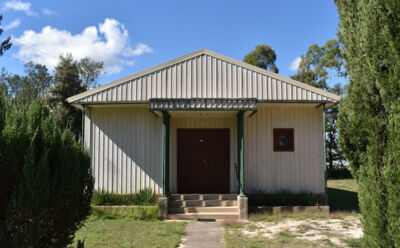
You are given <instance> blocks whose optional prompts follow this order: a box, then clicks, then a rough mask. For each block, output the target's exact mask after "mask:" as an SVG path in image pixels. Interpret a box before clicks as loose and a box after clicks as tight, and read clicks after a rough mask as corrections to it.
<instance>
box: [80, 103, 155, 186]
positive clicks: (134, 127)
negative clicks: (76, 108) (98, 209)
mask: <svg viewBox="0 0 400 248" xmlns="http://www.w3.org/2000/svg"><path fill="white" fill-rule="evenodd" d="M86 113H87V116H89V115H90V117H91V121H89V120H88V118H85V144H89V143H90V146H89V148H90V154H91V157H92V168H93V173H94V177H95V189H96V190H106V191H109V192H116V193H132V192H137V191H139V190H140V189H144V188H148V187H149V188H152V189H154V190H155V191H156V192H157V193H161V185H162V162H161V154H162V152H161V119H160V118H156V117H155V116H154V115H152V114H151V113H150V112H149V111H148V110H147V108H144V107H132V106H130V107H128V106H118V107H107V108H105V107H94V108H90V110H88V108H87V110H86ZM89 134H90V135H91V136H90V137H89ZM88 141H90V142H89V143H88ZM87 146H88V145H87Z"/></svg>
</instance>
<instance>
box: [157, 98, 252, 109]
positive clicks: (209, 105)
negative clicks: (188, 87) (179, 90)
mask: <svg viewBox="0 0 400 248" xmlns="http://www.w3.org/2000/svg"><path fill="white" fill-rule="evenodd" d="M149 110H151V111H163V110H164V111H176V110H192V111H193V110H214V111H235V110H253V111H254V110H257V99H255V98H248V99H217V98H213V99H201V98H192V99H160V98H153V99H150V105H149Z"/></svg>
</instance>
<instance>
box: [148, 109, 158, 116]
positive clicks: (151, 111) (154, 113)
mask: <svg viewBox="0 0 400 248" xmlns="http://www.w3.org/2000/svg"><path fill="white" fill-rule="evenodd" d="M149 111H150V113H152V114H153V115H154V116H155V117H157V118H160V116H158V114H156V112H154V111H153V110H149Z"/></svg>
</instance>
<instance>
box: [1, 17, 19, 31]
mask: <svg viewBox="0 0 400 248" xmlns="http://www.w3.org/2000/svg"><path fill="white" fill-rule="evenodd" d="M19 25H21V20H20V19H15V20H14V21H12V22H11V23H10V24H8V25H5V26H4V30H10V29H13V28H16V27H19Z"/></svg>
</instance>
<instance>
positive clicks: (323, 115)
mask: <svg viewBox="0 0 400 248" xmlns="http://www.w3.org/2000/svg"><path fill="white" fill-rule="evenodd" d="M325 110H326V109H325V103H324V104H322V130H323V135H324V154H323V159H322V161H323V166H324V172H325V173H324V174H325V204H328V191H327V185H326V176H327V175H326V131H325V124H326V116H325Z"/></svg>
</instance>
